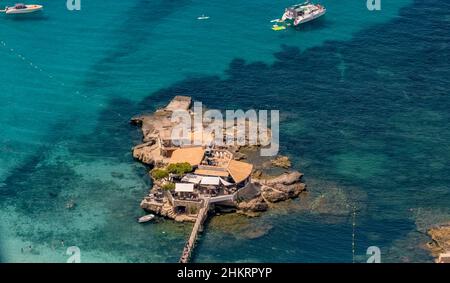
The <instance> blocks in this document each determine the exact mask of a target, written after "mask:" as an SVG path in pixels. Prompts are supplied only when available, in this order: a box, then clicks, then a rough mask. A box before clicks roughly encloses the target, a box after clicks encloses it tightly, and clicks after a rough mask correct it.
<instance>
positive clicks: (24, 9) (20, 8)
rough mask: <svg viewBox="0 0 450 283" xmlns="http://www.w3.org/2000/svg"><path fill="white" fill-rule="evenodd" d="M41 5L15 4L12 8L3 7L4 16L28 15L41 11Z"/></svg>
mask: <svg viewBox="0 0 450 283" xmlns="http://www.w3.org/2000/svg"><path fill="white" fill-rule="evenodd" d="M42 8H43V7H42V5H25V4H16V5H14V7H5V10H3V12H5V13H6V14H28V13H33V12H37V11H40V10H42Z"/></svg>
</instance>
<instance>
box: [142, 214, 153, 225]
mask: <svg viewBox="0 0 450 283" xmlns="http://www.w3.org/2000/svg"><path fill="white" fill-rule="evenodd" d="M153 218H155V215H154V214H147V215H144V216H142V217H139V219H138V222H139V223H145V222H149V221H151V220H152V219H153Z"/></svg>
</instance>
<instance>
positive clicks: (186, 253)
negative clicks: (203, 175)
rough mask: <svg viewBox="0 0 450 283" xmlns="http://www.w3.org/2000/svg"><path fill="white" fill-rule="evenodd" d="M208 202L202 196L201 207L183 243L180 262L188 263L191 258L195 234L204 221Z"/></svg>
mask: <svg viewBox="0 0 450 283" xmlns="http://www.w3.org/2000/svg"><path fill="white" fill-rule="evenodd" d="M209 202H210V198H204V199H203V207H202V208H201V209H200V211H199V213H198V215H197V220H196V221H195V224H194V227H193V228H192V232H191V235H190V236H189V239H188V241H187V242H186V244H185V245H184V248H183V253H182V254H181V257H180V263H188V262H189V259H190V258H191V255H192V251H193V250H194V246H195V241H196V240H197V235H198V233H199V231H200V228H201V226H202V225H203V222H204V221H205V219H206V217H207V215H208V210H209Z"/></svg>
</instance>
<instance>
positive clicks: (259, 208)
mask: <svg viewBox="0 0 450 283" xmlns="http://www.w3.org/2000/svg"><path fill="white" fill-rule="evenodd" d="M268 208H269V206H268V205H267V203H266V202H265V200H264V198H263V197H262V196H258V197H256V198H253V199H251V200H248V201H241V202H239V203H238V204H237V211H236V212H237V213H240V214H244V215H247V216H250V217H254V216H258V215H259V213H261V212H263V211H266V210H267V209H268Z"/></svg>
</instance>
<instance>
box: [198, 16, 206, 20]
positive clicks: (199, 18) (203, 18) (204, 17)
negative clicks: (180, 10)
mask: <svg viewBox="0 0 450 283" xmlns="http://www.w3.org/2000/svg"><path fill="white" fill-rule="evenodd" d="M207 19H209V17H208V16H205V15H201V16H200V17H197V20H207Z"/></svg>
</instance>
